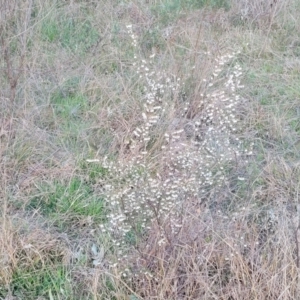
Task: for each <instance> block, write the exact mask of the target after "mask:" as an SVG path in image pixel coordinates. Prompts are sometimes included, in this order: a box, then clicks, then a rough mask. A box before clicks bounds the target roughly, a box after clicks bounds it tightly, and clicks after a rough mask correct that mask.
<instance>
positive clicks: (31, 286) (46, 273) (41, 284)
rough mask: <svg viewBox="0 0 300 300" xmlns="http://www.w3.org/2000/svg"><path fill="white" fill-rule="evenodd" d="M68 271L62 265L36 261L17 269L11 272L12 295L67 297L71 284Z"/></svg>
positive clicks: (27, 297)
mask: <svg viewBox="0 0 300 300" xmlns="http://www.w3.org/2000/svg"><path fill="white" fill-rule="evenodd" d="M69 282H70V280H69V278H68V273H67V271H66V269H65V267H63V266H60V265H58V266H56V265H51V266H48V265H43V264H41V263H38V264H36V265H32V266H30V267H28V268H26V269H22V268H20V269H18V270H16V272H15V273H14V274H13V278H12V282H11V284H10V290H11V292H12V294H13V295H14V296H17V297H21V299H28V300H29V299H35V298H36V297H41V296H44V297H49V295H52V296H53V297H55V298H56V297H57V299H59V298H60V297H65V298H69V297H71V293H72V292H71V286H70V283H69Z"/></svg>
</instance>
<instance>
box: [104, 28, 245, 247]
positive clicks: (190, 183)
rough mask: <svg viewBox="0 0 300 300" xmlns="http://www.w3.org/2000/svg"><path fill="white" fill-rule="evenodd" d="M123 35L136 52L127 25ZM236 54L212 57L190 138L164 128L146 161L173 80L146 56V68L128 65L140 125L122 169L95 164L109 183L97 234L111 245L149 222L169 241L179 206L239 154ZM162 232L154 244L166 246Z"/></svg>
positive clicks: (197, 196) (175, 86) (196, 197)
mask: <svg viewBox="0 0 300 300" xmlns="http://www.w3.org/2000/svg"><path fill="white" fill-rule="evenodd" d="M127 29H128V33H129V34H130V36H131V38H132V41H133V42H132V45H133V46H134V47H136V46H137V41H136V36H135V35H134V33H133V31H132V26H131V25H130V26H128V27H127ZM237 54H238V53H232V54H230V55H224V56H221V57H220V58H218V59H217V60H216V66H215V68H214V70H213V72H212V76H211V78H210V79H208V80H204V84H205V85H206V87H205V92H204V93H203V94H202V95H201V101H200V103H199V107H198V109H199V112H198V113H197V114H195V117H194V118H193V120H191V126H192V129H193V134H192V135H191V139H186V138H183V136H184V135H185V130H184V128H176V129H172V128H167V129H166V132H165V133H164V137H163V140H164V141H163V146H162V147H161V149H160V151H159V152H155V154H153V152H151V153H150V154H151V155H148V151H149V149H151V145H152V142H153V141H152V139H153V136H152V129H154V127H155V126H159V124H160V123H161V119H162V118H164V117H165V115H164V113H165V110H167V107H166V106H165V104H164V103H163V100H164V97H166V95H171V94H172V93H173V94H176V93H178V91H179V89H180V88H181V86H180V80H179V79H177V78H175V77H174V78H173V79H172V80H171V79H170V77H169V76H167V75H166V74H165V73H164V72H154V71H153V69H152V66H153V59H154V56H150V58H149V62H148V63H147V61H145V60H142V61H141V63H140V64H139V65H138V64H135V66H136V68H137V69H136V70H137V73H138V75H139V76H140V77H141V79H142V80H143V81H144V83H145V86H144V95H145V96H144V99H143V101H144V103H143V111H142V112H141V123H140V125H139V126H138V127H137V128H135V130H134V131H133V132H132V138H131V146H130V147H131V151H132V158H131V159H130V160H128V161H126V162H121V161H119V162H107V161H104V162H103V165H104V167H106V168H107V169H108V174H110V178H111V182H110V184H109V185H106V188H105V194H106V197H107V203H108V206H109V208H110V214H109V215H108V220H109V222H108V224H107V226H106V228H105V230H108V231H109V232H110V233H111V234H112V235H113V237H114V238H115V239H116V243H122V242H124V236H126V234H127V233H128V232H129V231H131V230H139V232H141V231H144V230H146V229H147V228H148V227H147V226H149V225H148V224H150V222H151V221H156V222H157V223H158V224H159V225H160V226H161V228H162V229H165V228H166V226H167V229H168V230H167V231H168V233H171V234H176V233H177V232H178V231H179V230H180V228H181V226H182V220H181V216H182V210H183V209H184V205H185V204H186V203H187V202H186V201H192V202H193V203H194V202H199V201H201V199H202V198H203V195H205V193H206V192H207V191H208V190H209V187H210V186H212V185H214V184H216V186H217V185H221V183H222V181H223V180H224V173H225V172H224V170H223V168H224V165H225V164H226V163H227V162H230V161H232V160H233V159H235V158H236V157H238V156H241V155H244V152H243V151H242V143H241V141H240V140H239V139H238V138H237V137H236V136H235V131H236V130H237V123H238V119H237V117H236V110H237V107H238V104H239V101H240V96H239V95H238V94H237V92H238V90H239V89H240V88H242V86H241V85H240V79H239V78H240V76H241V75H242V70H241V67H240V66H239V65H238V64H236V65H235V66H234V67H232V68H230V67H229V66H228V64H229V62H232V61H233V59H234V58H235V57H236V55H237ZM135 59H136V60H137V57H136V56H135ZM225 68H226V70H229V71H228V72H227V75H226V78H225V79H224V78H223V77H222V76H220V74H221V72H222V71H223V70H224V69H225ZM170 92H171V94H169V93H170ZM169 109H170V107H169ZM179 123H180V122H179ZM166 224H167V225H166ZM164 232H166V231H163V230H162V231H161V233H160V234H161V239H160V240H161V241H162V243H163V242H165V241H166V240H167V237H165V236H164Z"/></svg>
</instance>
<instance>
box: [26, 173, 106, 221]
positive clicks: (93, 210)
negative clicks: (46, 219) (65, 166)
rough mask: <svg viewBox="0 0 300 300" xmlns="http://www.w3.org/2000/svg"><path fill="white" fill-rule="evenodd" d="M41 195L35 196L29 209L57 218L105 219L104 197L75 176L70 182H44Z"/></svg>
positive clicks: (28, 206)
mask: <svg viewBox="0 0 300 300" xmlns="http://www.w3.org/2000/svg"><path fill="white" fill-rule="evenodd" d="M39 191H40V195H39V196H34V197H33V198H32V199H31V201H30V202H29V204H28V205H27V209H29V210H32V209H35V210H39V211H40V212H41V213H42V214H44V215H46V216H51V217H52V218H54V219H55V218H57V219H58V220H59V219H60V218H61V216H64V219H65V220H60V221H62V222H63V223H64V221H66V222H67V221H68V218H69V219H70V220H72V219H74V218H83V217H91V218H92V219H93V220H94V221H97V222H101V221H103V220H104V207H103V199H102V198H100V197H98V196H96V195H93V191H92V189H91V188H90V186H89V185H87V184H85V183H84V182H82V181H81V180H80V179H78V178H73V179H71V180H70V182H68V183H62V182H53V183H51V184H43V185H42V186H41V187H40V188H39Z"/></svg>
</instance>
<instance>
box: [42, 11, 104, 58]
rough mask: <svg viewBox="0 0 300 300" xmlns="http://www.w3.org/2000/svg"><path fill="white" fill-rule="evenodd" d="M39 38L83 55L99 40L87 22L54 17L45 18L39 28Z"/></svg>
mask: <svg viewBox="0 0 300 300" xmlns="http://www.w3.org/2000/svg"><path fill="white" fill-rule="evenodd" d="M41 38H42V40H45V41H47V42H49V43H59V44H60V45H61V46H62V47H63V48H66V49H69V50H71V51H72V52H75V53H83V52H85V51H86V50H87V49H89V47H91V46H93V45H94V44H95V43H96V42H97V41H98V38H99V35H98V32H97V30H96V29H94V28H93V26H92V24H91V23H90V21H89V20H87V19H86V20H84V21H81V20H79V19H78V20H77V19H74V18H71V17H69V18H68V17H60V16H55V17H52V18H50V17H49V18H46V19H45V20H44V21H43V23H42V27H41Z"/></svg>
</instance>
